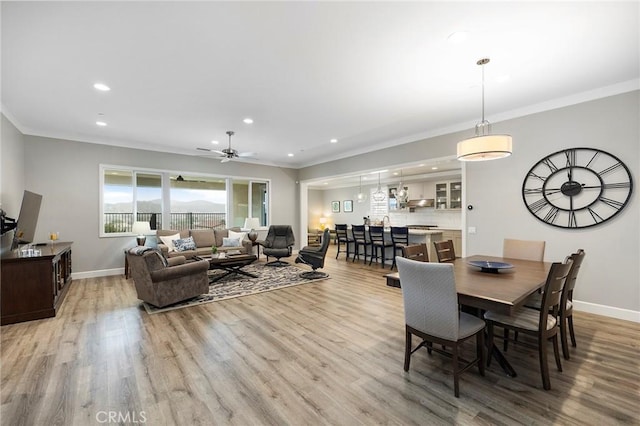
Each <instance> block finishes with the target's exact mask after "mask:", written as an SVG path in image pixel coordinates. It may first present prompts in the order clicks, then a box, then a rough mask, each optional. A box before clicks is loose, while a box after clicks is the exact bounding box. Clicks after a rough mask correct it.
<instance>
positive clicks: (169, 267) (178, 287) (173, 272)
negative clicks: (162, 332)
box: [127, 247, 209, 308]
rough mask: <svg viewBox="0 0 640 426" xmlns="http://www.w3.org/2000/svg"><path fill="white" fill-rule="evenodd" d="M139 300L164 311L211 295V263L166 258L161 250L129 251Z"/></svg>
mask: <svg viewBox="0 0 640 426" xmlns="http://www.w3.org/2000/svg"><path fill="white" fill-rule="evenodd" d="M127 260H128V261H129V267H130V268H131V276H132V277H133V282H134V284H135V287H136V292H137V293H138V299H140V300H142V301H145V302H147V303H150V304H152V305H154V306H157V307H158V308H162V307H164V306H167V305H171V304H173V303H177V302H181V301H183V300H186V299H190V298H192V297H195V296H199V295H201V294H206V293H208V292H209V278H208V277H207V270H208V269H209V262H207V261H206V260H200V261H196V262H189V263H186V259H185V258H184V257H183V256H176V257H172V258H171V259H165V258H164V256H162V254H161V253H160V251H159V250H156V249H152V248H149V247H135V248H132V249H131V250H129V251H128V252H127Z"/></svg>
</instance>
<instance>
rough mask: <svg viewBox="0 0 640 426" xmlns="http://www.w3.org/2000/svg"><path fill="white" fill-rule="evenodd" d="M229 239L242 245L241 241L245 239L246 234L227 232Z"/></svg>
mask: <svg viewBox="0 0 640 426" xmlns="http://www.w3.org/2000/svg"><path fill="white" fill-rule="evenodd" d="M229 238H237V239H238V241H240V243H242V241H243V240H244V239H245V238H247V233H246V232H236V231H233V230H231V229H230V230H229Z"/></svg>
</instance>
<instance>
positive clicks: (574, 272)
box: [524, 249, 585, 359]
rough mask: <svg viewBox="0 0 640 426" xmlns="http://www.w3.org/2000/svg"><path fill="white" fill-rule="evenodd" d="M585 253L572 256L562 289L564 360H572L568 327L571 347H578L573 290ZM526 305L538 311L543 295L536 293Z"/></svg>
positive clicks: (561, 320) (580, 251) (561, 311)
mask: <svg viewBox="0 0 640 426" xmlns="http://www.w3.org/2000/svg"><path fill="white" fill-rule="evenodd" d="M584 256H585V252H584V250H582V249H579V250H578V251H577V252H576V253H573V254H572V255H571V260H572V262H573V263H572V264H571V269H570V270H569V275H568V276H567V281H566V282H565V283H564V288H563V289H562V297H561V298H560V309H559V312H558V320H559V321H560V341H561V343H562V355H563V356H564V359H571V356H570V354H569V342H568V339H567V326H568V328H569V334H570V336H571V346H573V347H574V348H575V347H576V346H577V345H576V335H575V332H574V330H573V290H574V289H575V287H576V281H577V278H578V272H579V271H580V266H581V265H582V261H583V260H584ZM524 305H525V306H526V307H529V308H534V309H537V310H540V309H541V306H542V294H541V293H534V294H532V295H531V296H530V297H529V298H527V300H526V301H525V303H524Z"/></svg>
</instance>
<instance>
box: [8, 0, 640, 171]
mask: <svg viewBox="0 0 640 426" xmlns="http://www.w3.org/2000/svg"><path fill="white" fill-rule="evenodd" d="M638 17H639V4H638V2H625V3H614V2H602V3H599V2H566V3H558V2H510V3H507V2H477V1H476V2H467V3H462V2H446V3H445V2H411V3H398V2H349V3H343V2H310V1H308V2H255V3H254V2H236V3H230V2H188V3H187V2H6V1H5V2H2V106H3V112H4V113H5V115H6V116H7V117H9V119H10V120H11V121H12V122H14V124H15V125H16V126H17V127H18V128H19V129H20V130H21V131H22V132H23V133H26V134H32V135H41V136H49V137H58V138H64V139H72V140H78V141H86V142H95V143H103V144H112V145H119V146H128V147H137V148H142V149H152V150H157V151H166V152H174V153H182V154H189V155H198V154H199V152H198V151H197V150H196V148H197V147H211V148H214V147H213V146H212V145H211V142H210V141H211V140H213V139H217V140H219V141H220V145H218V147H217V149H221V148H224V147H226V143H227V136H226V135H225V131H227V130H234V131H235V132H236V135H235V136H234V137H233V140H232V143H233V148H235V149H237V150H238V151H240V152H254V153H255V154H256V158H257V159H256V160H253V161H257V162H260V163H263V164H272V165H279V166H285V167H302V166H306V165H311V164H316V163H319V162H321V161H327V160H331V159H337V158H344V157H347V156H351V155H354V154H357V153H361V152H366V151H370V150H372V149H375V148H381V147H387V146H393V145H397V144H400V143H405V142H408V141H413V140H417V139H419V138H421V137H425V136H430V135H434V134H438V133H443V132H447V131H452V130H462V129H469V135H471V134H472V130H471V129H472V128H473V125H474V124H475V122H477V121H479V118H480V79H481V71H480V67H478V66H477V65H476V64H475V63H476V61H477V60H478V59H479V58H481V57H485V56H487V57H490V58H491V62H490V64H488V65H487V66H486V69H485V71H486V113H487V118H488V119H489V120H490V121H493V122H495V121H497V120H499V119H504V118H506V117H511V116H517V115H518V114H524V113H527V112H531V111H532V110H534V109H535V108H543V109H544V108H551V107H555V106H558V103H559V102H560V101H559V100H560V99H564V102H567V99H581V100H584V98H585V97H589V96H591V97H592V98H593V97H599V96H604V95H607V94H613V93H612V92H615V91H618V92H621V91H626V90H631V89H633V88H634V87H637V85H638V78H639V75H640V73H639V64H640V57H639V41H638V21H639V18H638ZM455 31H467V32H468V39H467V41H466V42H464V43H461V44H453V43H451V42H449V41H448V39H447V38H448V36H449V35H450V34H451V33H453V32H455ZM505 76H508V79H506V81H499V80H502V79H503V78H504V77H505ZM95 82H103V83H106V84H107V85H109V86H110V87H111V89H112V90H111V91H109V92H98V91H96V90H95V89H93V87H92V86H93V84H94V83H95ZM585 93H586V94H585ZM99 114H103V115H99ZM245 117H251V118H253V120H254V123H253V124H250V125H248V124H244V123H243V121H242V120H243V119H244V118H245ZM98 119H101V120H104V121H105V122H106V123H107V124H108V125H107V126H106V127H98V126H96V125H95V122H96V120H98ZM332 138H336V139H338V143H335V144H331V143H329V140H330V139H332ZM514 143H515V144H517V141H515V142H514ZM288 153H292V154H294V156H293V157H288V156H287V154H288ZM452 154H453V153H452ZM212 161H218V160H212Z"/></svg>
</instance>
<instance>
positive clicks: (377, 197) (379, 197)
mask: <svg viewBox="0 0 640 426" xmlns="http://www.w3.org/2000/svg"><path fill="white" fill-rule="evenodd" d="M371 198H373V201H376V202H381V201H384V200H385V199H386V198H387V194H385V193H384V192H383V191H382V189H380V173H378V189H376V192H374V193H373V194H372V195H371Z"/></svg>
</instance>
